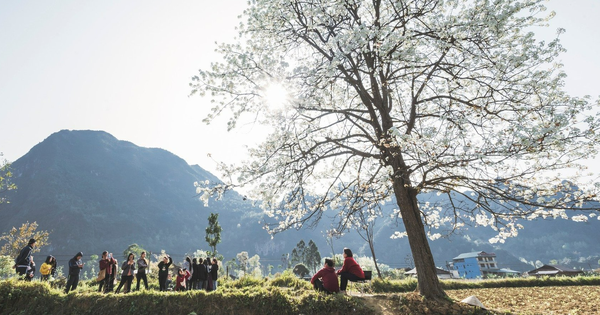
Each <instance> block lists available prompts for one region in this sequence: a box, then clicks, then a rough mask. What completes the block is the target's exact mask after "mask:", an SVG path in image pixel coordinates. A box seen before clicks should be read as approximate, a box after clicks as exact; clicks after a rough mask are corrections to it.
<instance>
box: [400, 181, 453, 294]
mask: <svg viewBox="0 0 600 315" xmlns="http://www.w3.org/2000/svg"><path fill="white" fill-rule="evenodd" d="M405 183H406V181H405V180H403V179H402V178H401V177H395V178H394V194H395V196H396V200H397V202H398V206H399V207H400V213H401V214H402V221H403V222H404V227H405V228H406V234H407V235H408V243H409V245H410V250H411V252H412V255H413V259H414V262H415V267H416V268H417V280H418V290H419V294H421V295H422V296H424V297H426V298H432V299H441V298H445V297H446V293H445V292H444V290H443V289H442V286H441V284H440V281H439V279H438V277H437V271H436V267H435V262H434V260H433V255H432V254H431V249H430V247H429V241H428V239H427V234H426V233H425V227H424V225H423V220H422V219H421V213H420V211H419V206H418V203H417V194H416V191H415V190H414V189H413V188H412V187H411V186H410V185H409V184H405Z"/></svg>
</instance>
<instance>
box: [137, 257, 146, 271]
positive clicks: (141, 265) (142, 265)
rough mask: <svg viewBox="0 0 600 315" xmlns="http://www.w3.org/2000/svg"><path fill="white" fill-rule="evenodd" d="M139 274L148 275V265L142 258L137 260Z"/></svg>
mask: <svg viewBox="0 0 600 315" xmlns="http://www.w3.org/2000/svg"><path fill="white" fill-rule="evenodd" d="M137 266H138V273H140V274H141V273H144V274H145V273H146V268H148V263H147V262H146V259H145V258H140V259H138V260H137Z"/></svg>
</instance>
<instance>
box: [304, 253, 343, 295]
mask: <svg viewBox="0 0 600 315" xmlns="http://www.w3.org/2000/svg"><path fill="white" fill-rule="evenodd" d="M310 283H312V285H313V287H314V288H315V290H317V291H323V292H326V293H337V292H339V291H340V286H339V284H338V279H337V275H336V274H335V269H333V260H332V259H329V258H325V264H323V268H321V270H319V271H317V273H315V275H314V276H313V277H312V279H310Z"/></svg>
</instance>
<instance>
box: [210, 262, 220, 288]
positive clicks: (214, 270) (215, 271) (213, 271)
mask: <svg viewBox="0 0 600 315" xmlns="http://www.w3.org/2000/svg"><path fill="white" fill-rule="evenodd" d="M210 276H211V278H212V282H213V286H212V289H213V290H216V289H217V278H218V276H219V262H218V261H217V258H215V257H213V259H212V266H210Z"/></svg>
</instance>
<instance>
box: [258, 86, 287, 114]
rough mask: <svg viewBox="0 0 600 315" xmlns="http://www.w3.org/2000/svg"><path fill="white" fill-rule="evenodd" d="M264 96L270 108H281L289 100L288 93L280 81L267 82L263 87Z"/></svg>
mask: <svg viewBox="0 0 600 315" xmlns="http://www.w3.org/2000/svg"><path fill="white" fill-rule="evenodd" d="M264 98H265V101H266V102H267V105H268V106H269V108H271V109H282V108H284V107H285V105H286V104H287V103H288V102H289V94H288V92H287V90H286V88H285V87H284V86H283V85H282V84H280V83H271V84H269V85H268V86H267V88H266V89H265V95H264Z"/></svg>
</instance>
